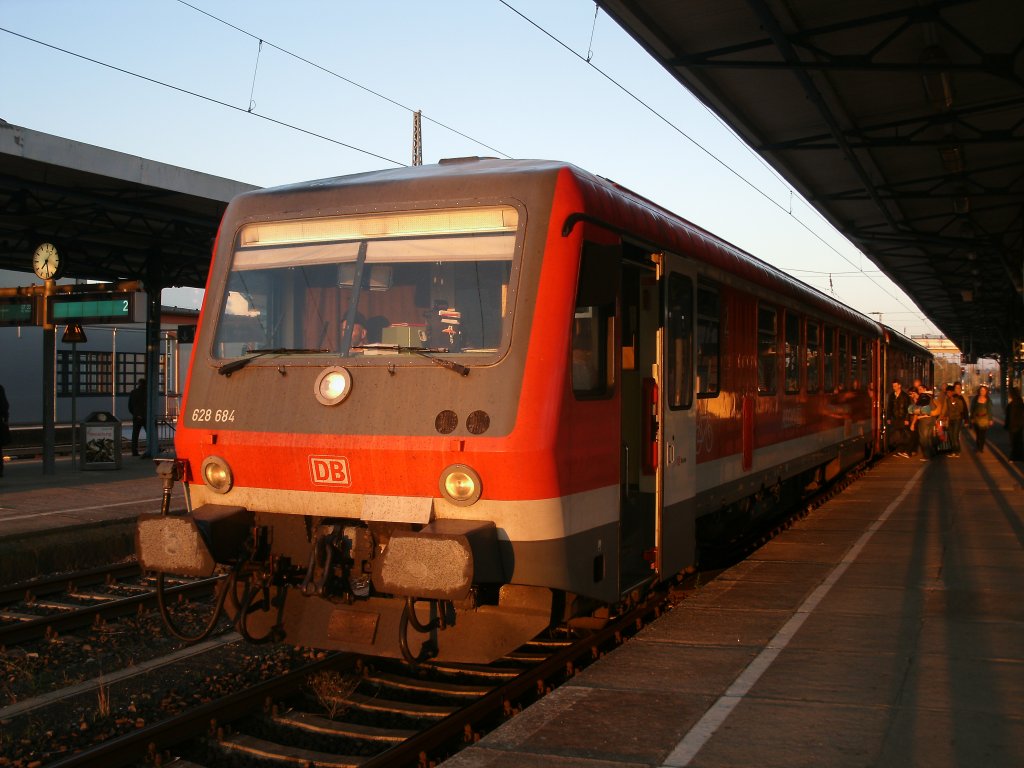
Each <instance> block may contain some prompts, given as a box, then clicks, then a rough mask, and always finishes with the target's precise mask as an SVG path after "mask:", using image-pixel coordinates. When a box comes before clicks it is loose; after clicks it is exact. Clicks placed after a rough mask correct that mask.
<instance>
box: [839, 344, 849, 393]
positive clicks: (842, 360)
mask: <svg viewBox="0 0 1024 768" xmlns="http://www.w3.org/2000/svg"><path fill="white" fill-rule="evenodd" d="M837 365H838V369H839V377H838V380H837V382H836V383H837V386H838V388H839V389H840V390H844V389H849V379H848V372H849V370H850V361H849V351H848V348H847V346H846V334H845V333H842V332H840V334H839V352H838V357H837Z"/></svg>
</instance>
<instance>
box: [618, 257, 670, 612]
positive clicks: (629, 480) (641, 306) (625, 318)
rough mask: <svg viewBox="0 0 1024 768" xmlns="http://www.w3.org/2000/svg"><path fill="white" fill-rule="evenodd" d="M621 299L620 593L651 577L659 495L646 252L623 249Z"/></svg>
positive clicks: (655, 331) (651, 277)
mask: <svg viewBox="0 0 1024 768" xmlns="http://www.w3.org/2000/svg"><path fill="white" fill-rule="evenodd" d="M624 256H625V258H624V259H623V262H622V270H621V277H620V280H621V283H620V284H621V292H620V298H619V310H620V318H621V321H620V325H621V329H620V333H619V355H618V357H619V359H620V361H621V362H620V366H621V393H622V397H621V402H620V425H621V428H620V440H621V455H620V468H621V477H622V487H621V501H620V507H619V508H620V517H619V562H620V572H619V573H620V579H619V588H620V592H622V593H624V592H627V591H629V590H630V589H632V588H633V587H636V586H638V585H639V584H641V583H643V582H645V581H648V580H649V579H650V578H651V577H652V576H653V575H654V568H655V567H656V566H655V559H656V552H657V538H656V537H657V510H658V497H659V490H660V475H659V472H660V468H661V464H660V461H659V459H658V456H659V444H660V436H659V427H660V406H659V404H658V393H659V391H660V377H659V374H658V338H659V326H660V324H661V323H660V314H661V313H660V307H661V297H660V291H659V287H658V272H657V267H656V264H655V263H654V262H653V261H652V260H651V255H650V252H649V251H642V250H640V249H637V248H632V247H630V246H628V245H627V246H625V247H624Z"/></svg>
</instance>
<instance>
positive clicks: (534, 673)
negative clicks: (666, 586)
mask: <svg viewBox="0 0 1024 768" xmlns="http://www.w3.org/2000/svg"><path fill="white" fill-rule="evenodd" d="M665 599H666V598H665V593H664V592H661V593H652V595H650V596H649V597H648V598H647V599H646V600H644V601H643V602H642V603H638V604H637V605H636V606H635V607H633V608H632V609H631V610H629V611H627V612H625V613H623V614H622V615H621V616H619V617H618V618H617V619H615V620H614V621H611V622H609V623H608V625H607V626H605V627H604V628H602V629H600V630H598V631H594V632H590V633H588V634H587V635H586V636H576V637H573V636H570V635H568V634H565V635H564V636H561V637H559V636H553V637H549V638H546V639H538V640H537V641H535V642H534V643H531V644H530V645H529V646H526V647H524V648H523V649H521V650H520V651H519V652H517V653H515V654H512V655H510V656H509V657H506V658H505V659H503V660H501V661H500V662H498V663H496V664H492V665H487V666H482V665H481V666H475V665H465V664H441V663H438V664H424V665H420V666H419V667H416V668H410V667H409V666H408V665H405V664H403V663H401V662H397V661H395V662H392V661H390V660H380V659H376V660H373V663H372V664H370V663H369V662H366V661H364V660H361V659H358V658H356V657H354V656H351V655H349V654H332V655H328V656H325V657H324V658H322V659H319V660H317V661H316V662H313V663H311V664H307V665H304V666H302V667H299V668H296V669H294V670H292V671H291V672H289V673H288V674H286V675H281V676H278V677H275V678H274V679H272V680H269V681H266V682H265V683H261V684H258V685H255V686H252V687H250V688H247V689H246V690H245V691H240V692H238V693H236V694H232V695H230V696H227V697H224V698H222V699H218V700H216V701H213V702H210V703H208V704H205V705H202V706H199V707H194V708H190V709H189V710H187V711H185V712H183V713H181V714H180V715H178V716H176V717H172V718H169V719H167V720H164V721H161V722H159V723H155V724H153V725H151V726H147V727H145V728H141V729H139V730H138V731H136V732H133V733H130V734H126V735H124V736H119V737H117V738H114V739H110V740H109V741H106V742H103V743H101V744H99V745H96V746H95V747H92V748H89V749H87V750H83V751H82V752H79V753H77V754H75V755H72V756H68V757H66V758H63V759H60V760H58V761H56V762H53V763H48V765H53V766H60V767H61V768H67V767H70V766H86V765H104V766H119V765H130V764H133V763H138V762H139V761H143V760H145V761H147V762H148V763H150V764H157V765H163V764H170V763H171V762H173V761H174V760H184V761H186V762H184V763H182V764H185V765H197V766H202V765H210V766H212V765H219V764H224V763H225V762H230V764H232V765H240V766H244V765H268V764H269V765H273V764H277V765H324V766H360V767H361V768H375V767H379V766H404V765H409V766H426V765H429V764H431V762H436V761H439V760H441V759H443V758H444V757H446V756H448V755H450V754H453V753H454V752H456V751H458V749H459V748H460V747H461V746H462V745H463V744H466V743H471V742H472V741H474V740H475V739H477V738H479V735H480V734H481V733H483V732H486V731H488V730H491V729H493V728H494V727H496V726H497V725H499V724H500V723H501V722H503V721H504V720H506V719H508V718H509V717H512V716H513V715H514V714H515V713H516V712H518V711H519V710H520V709H521V708H522V707H524V706H526V705H528V704H529V703H531V702H532V701H534V700H536V699H537V698H539V697H541V696H543V695H544V694H545V693H546V692H548V691H550V690H551V689H552V688H554V687H557V685H559V684H561V683H562V682H564V681H565V680H568V679H570V678H571V677H572V676H573V675H574V674H575V673H576V671H577V670H578V669H580V668H582V667H583V666H586V665H587V664H589V663H590V662H592V661H593V660H595V659H597V658H599V657H600V656H601V655H602V654H603V653H604V652H605V651H607V650H609V649H611V648H613V647H614V646H616V645H617V644H619V643H621V642H623V640H624V638H626V637H628V636H629V635H630V634H631V633H633V632H636V631H638V630H639V629H640V628H641V627H642V626H644V624H645V623H646V622H647V621H649V620H650V619H653V618H654V617H656V616H657V615H658V614H659V613H660V611H661V609H662V606H663V604H664V601H665Z"/></svg>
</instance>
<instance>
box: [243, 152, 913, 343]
mask: <svg viewBox="0 0 1024 768" xmlns="http://www.w3.org/2000/svg"><path fill="white" fill-rule="evenodd" d="M565 175H569V176H571V177H572V178H573V180H574V181H575V184H576V186H577V188H578V189H579V191H580V193H581V195H582V196H583V198H584V200H585V202H586V204H587V208H588V213H590V214H595V217H596V218H598V219H602V220H604V221H606V222H607V223H609V224H613V225H616V226H617V227H618V228H619V229H620V230H622V231H623V232H628V233H629V234H630V235H632V236H633V237H634V238H637V239H640V240H641V241H644V242H646V243H647V244H649V245H651V246H654V247H657V248H660V249H665V250H670V251H674V252H677V253H680V254H686V255H691V256H696V257H698V258H700V259H702V260H703V261H705V262H707V263H710V264H712V265H713V266H715V267H718V268H720V269H722V270H724V271H726V272H728V273H731V274H735V275H738V276H740V277H742V278H744V279H746V280H749V281H751V282H753V283H754V284H756V285H760V286H762V287H764V288H766V289H768V290H770V291H772V292H774V293H776V294H778V295H780V297H785V298H789V299H793V300H796V301H801V302H804V303H806V304H809V305H811V306H814V307H816V308H818V309H819V310H820V311H821V312H822V313H824V314H825V315H828V316H832V317H836V318H841V319H843V320H845V321H846V322H847V323H850V324H853V325H857V326H860V327H861V330H862V331H863V332H870V333H872V334H873V335H881V333H882V330H881V328H882V327H881V326H880V325H879V324H878V323H877V322H875V321H874V320H873V319H871V318H869V317H867V316H866V315H864V314H862V313H860V312H858V311H857V310H855V309H853V308H851V307H848V306H847V305H845V304H843V303H842V302H840V301H838V300H836V299H834V298H832V297H831V296H828V295H827V294H825V293H823V292H821V291H819V290H818V289H816V288H814V287H812V286H810V285H807V284H806V283H804V282H802V281H800V280H798V279H797V278H795V277H793V276H792V275H788V274H786V273H785V272H783V271H782V270H780V269H778V268H776V267H774V266H772V265H771V264H769V263H767V262H765V261H763V260H761V259H759V258H758V257H756V256H754V255H753V254H750V253H748V252H746V251H744V250H743V249H742V248H739V247H738V246H735V245H733V244H732V243H729V242H728V241H726V240H724V239H722V238H721V237H718V236H717V235H714V234H712V233H711V232H708V231H707V230H705V229H703V228H702V227H700V226H698V225H696V224H694V223H693V222H691V221H688V220H687V219H684V218H683V217H681V216H679V215H678V214H676V213H673V212H671V211H669V210H668V209H666V208H664V207H662V206H660V205H658V204H657V203H654V202H652V201H650V200H648V199H646V198H644V197H643V196H641V195H639V194H637V193H636V192H633V191H632V190H630V189H628V188H626V187H624V186H622V185H620V184H618V183H616V182H614V181H611V180H609V179H606V178H603V177H601V176H598V175H596V174H593V173H590V172H589V171H585V170H583V169H582V168H579V167H578V166H575V165H573V164H571V163H567V162H562V161H555V160H509V159H498V158H480V157H466V158H453V159H449V160H442V161H440V162H439V163H437V164H436V165H419V166H407V167H403V168H392V169H385V170H377V171H366V172H362V173H355V174H350V175H346V176H336V177H330V178H324V179H318V180H314V181H306V182H300V183H296V184H289V185H284V186H279V187H271V188H267V189H262V190H255V191H252V192H247V193H244V194H243V195H240V196H239V197H238V198H236V201H235V202H232V206H231V207H232V208H234V207H235V206H236V204H237V203H239V202H240V203H242V205H244V206H246V208H247V209H250V210H251V207H255V208H257V209H259V208H264V207H265V206H268V205H269V204H270V200H271V199H278V198H279V197H280V196H281V195H282V194H284V195H288V194H291V195H294V196H295V198H296V202H299V201H301V199H302V198H305V197H307V196H311V195H317V196H318V195H322V194H323V193H324V192H325V191H335V192H339V193H343V194H346V196H347V194H349V193H351V191H352V190H354V189H355V188H360V189H361V190H364V191H365V190H368V189H371V188H376V190H377V191H376V192H374V193H373V194H372V195H371V197H378V196H379V199H381V200H383V199H385V197H386V196H388V194H389V193H393V189H394V187H395V186H396V185H405V186H408V187H409V191H410V194H411V198H410V196H409V195H406V194H403V195H402V197H403V198H407V199H421V200H425V199H429V198H430V197H431V196H434V195H436V194H437V191H436V190H437V185H439V184H443V185H447V184H454V185H456V186H462V187H465V188H466V191H467V192H468V191H470V188H474V187H477V185H478V184H480V185H483V186H489V185H490V184H491V183H493V180H494V179H495V178H498V177H501V178H504V179H506V180H508V179H509V178H510V177H517V178H518V179H520V180H526V179H529V178H530V177H534V178H533V179H532V180H533V181H534V182H537V181H541V179H540V178H538V177H544V178H543V182H544V183H550V184H551V185H554V184H555V183H556V181H557V180H558V178H559V177H564V176H565ZM476 191H477V192H479V188H477V190H476ZM275 208H277V210H280V204H279V202H278V203H277V204H276V205H275ZM911 343H913V342H911Z"/></svg>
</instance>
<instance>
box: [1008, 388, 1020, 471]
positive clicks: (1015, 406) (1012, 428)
mask: <svg viewBox="0 0 1024 768" xmlns="http://www.w3.org/2000/svg"><path fill="white" fill-rule="evenodd" d="M1006 429H1007V430H1009V432H1010V460H1011V461H1024V400H1021V399H1020V390H1019V389H1018V388H1017V387H1010V401H1009V402H1008V403H1007V404H1006Z"/></svg>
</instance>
